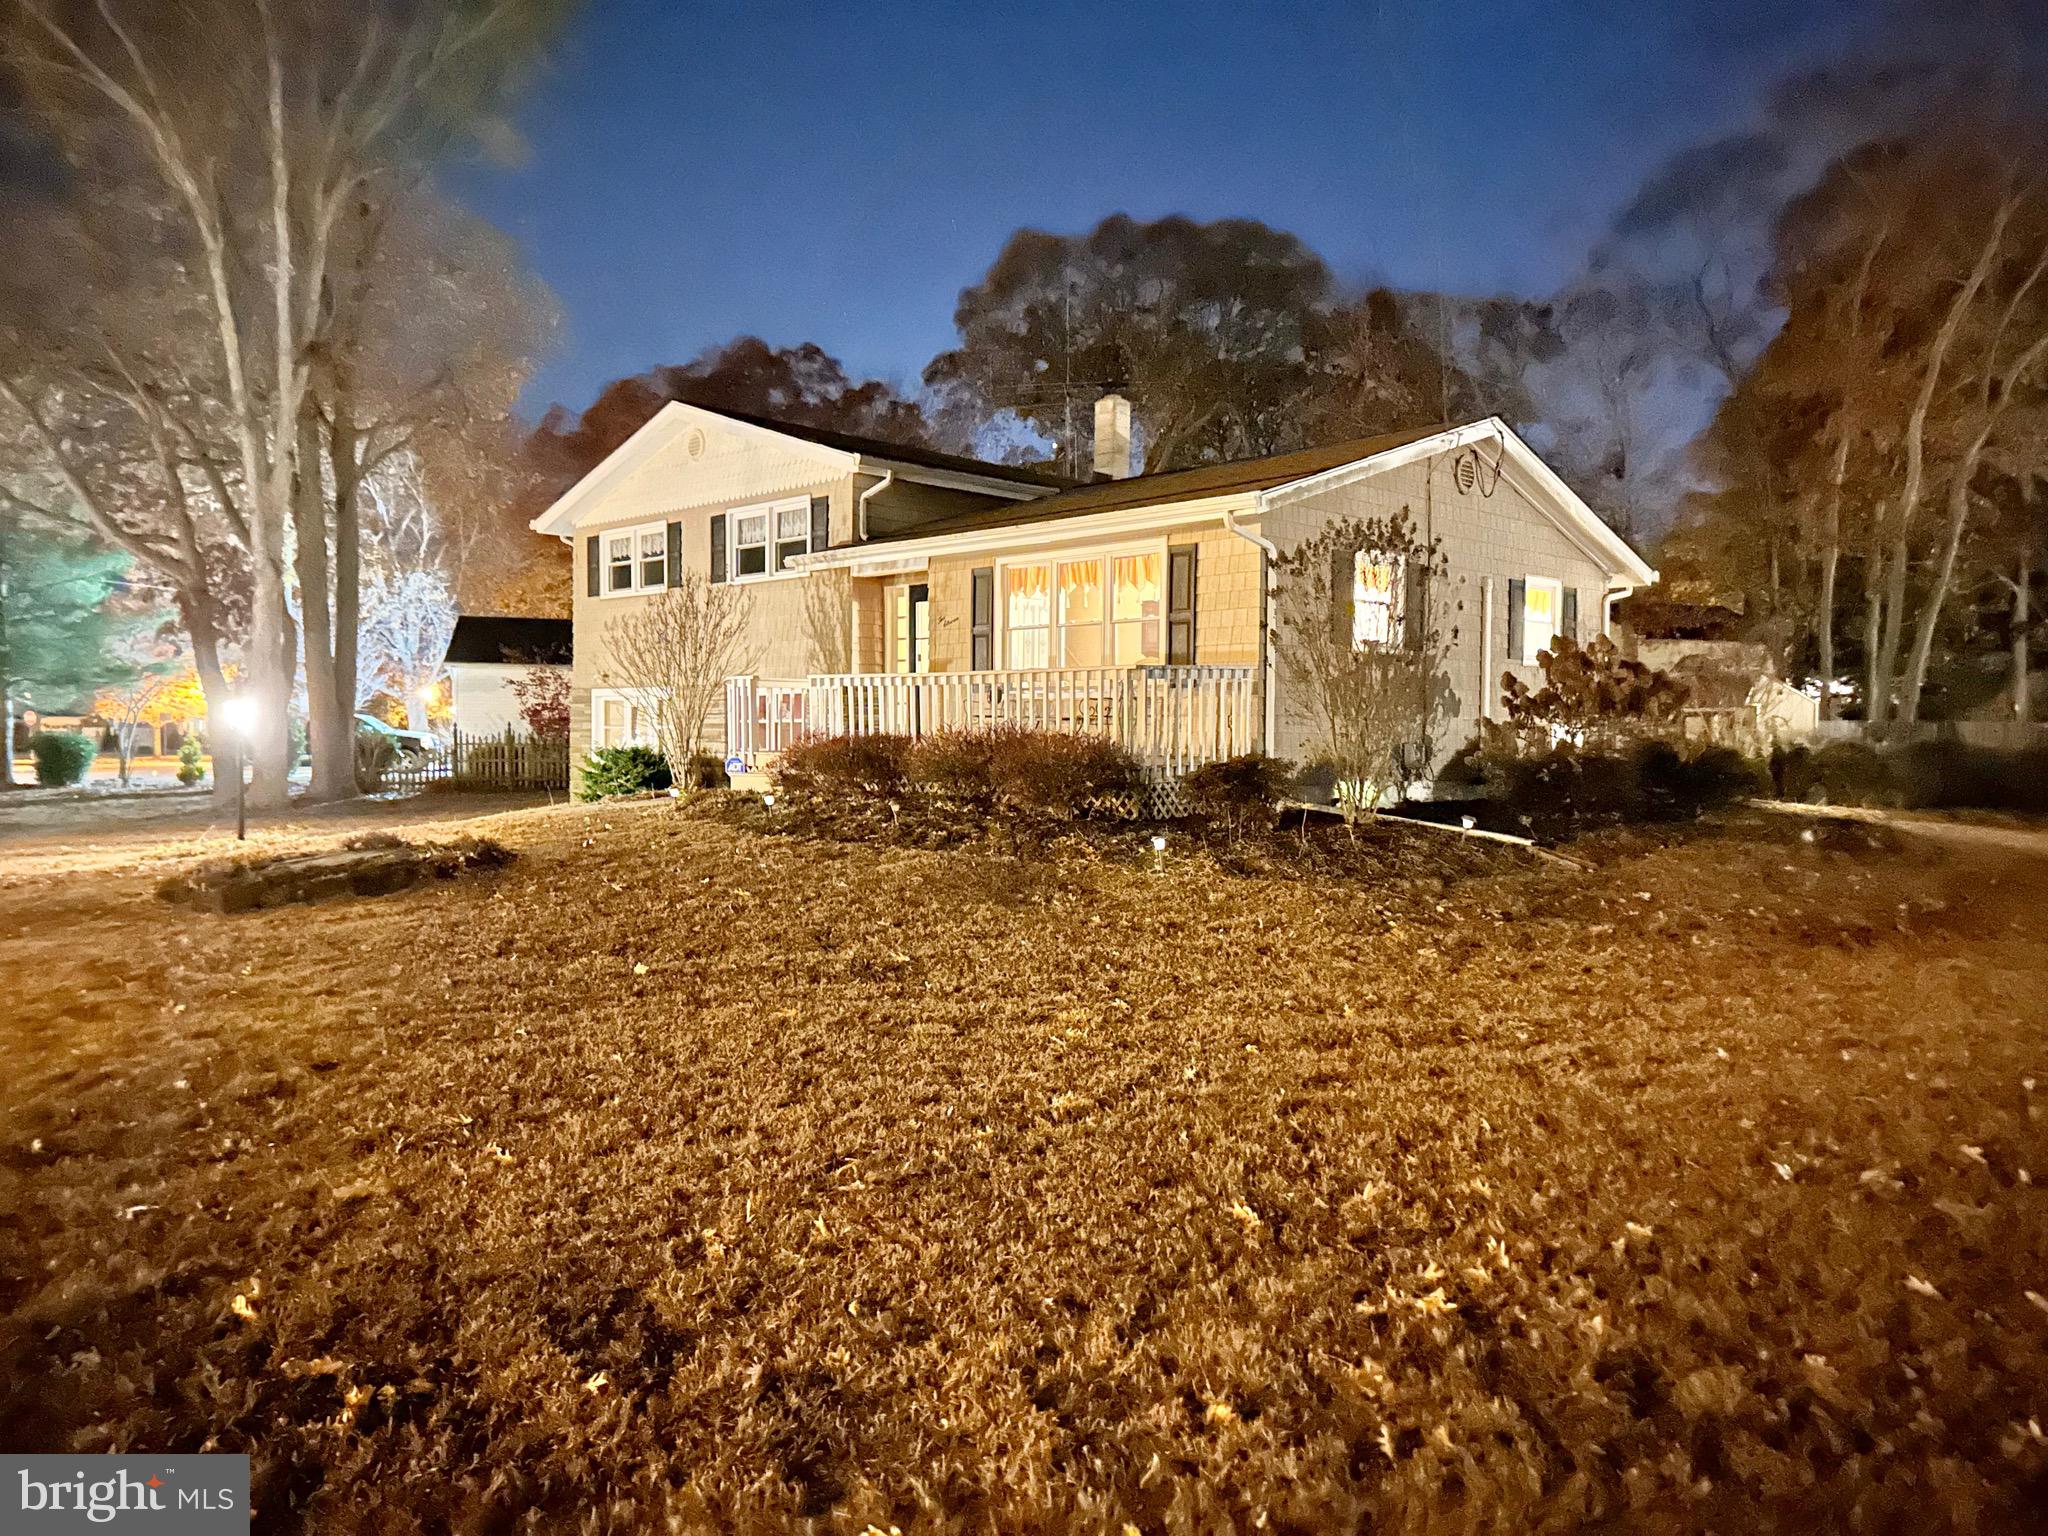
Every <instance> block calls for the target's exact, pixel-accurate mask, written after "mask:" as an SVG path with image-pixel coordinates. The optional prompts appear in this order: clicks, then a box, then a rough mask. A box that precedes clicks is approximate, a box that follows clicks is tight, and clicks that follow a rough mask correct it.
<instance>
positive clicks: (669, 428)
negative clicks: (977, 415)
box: [528, 400, 1070, 537]
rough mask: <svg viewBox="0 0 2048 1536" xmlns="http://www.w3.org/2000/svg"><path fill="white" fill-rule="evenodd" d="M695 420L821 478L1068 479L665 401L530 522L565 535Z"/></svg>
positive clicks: (1005, 489) (1021, 494) (1028, 495)
mask: <svg viewBox="0 0 2048 1536" xmlns="http://www.w3.org/2000/svg"><path fill="white" fill-rule="evenodd" d="M693 426H710V427H714V428H719V429H723V430H724V431H726V432H729V433H732V434H735V435H738V436H742V437H752V438H755V439H757V440H773V441H775V442H777V443H779V444H780V445H781V446H782V447H783V448H785V449H786V450H788V451H789V452H791V453H794V454H796V455H799V456H801V457H804V458H807V459H810V460H814V461H815V462H816V463H817V465H818V467H819V469H820V470H821V471H822V472H823V473H822V475H821V478H824V477H828V476H838V475H843V474H856V473H872V474H876V475H881V474H886V473H889V472H891V471H894V472H896V473H898V474H900V475H902V476H903V478H905V479H913V480H917V479H930V480H931V481H932V482H933V483H936V484H941V485H948V486H952V487H954V488H956V489H961V490H970V491H979V492H981V493H982V494H984V495H988V496H991V497H999V498H1010V499H1024V500H1030V499H1034V498H1038V497H1043V496H1048V495H1050V494H1051V493H1052V492H1054V491H1056V490H1058V489H1060V488H1061V487H1062V486H1065V485H1067V484H1069V483H1070V482H1068V481H1065V480H1060V479H1056V478H1053V477H1051V476H1049V475H1047V474H1046V473H1045V472H1044V471H1042V470H1039V469H1036V468H1034V467H1031V466H1029V465H1023V464H985V463H983V462H982V461H981V460H979V459H966V458H961V457H960V456H959V455H958V454H951V453H938V452H936V451H934V450H932V449H929V448H905V447H902V446H900V445H898V444H896V443H885V442H882V441H881V440H880V439H878V438H872V437H855V436H852V435H849V434H847V433H844V432H827V431H823V430H821V429H819V428H816V427H799V426H791V425H790V424H789V423H787V422H781V421H771V420H769V419H768V418H766V417H763V416H749V415H747V414H746V413H745V412H742V411H715V410H712V409H710V408H709V407H707V406H701V405H690V404H687V403H686V402H684V401H681V400H671V401H669V402H668V404H666V405H664V406H663V407H662V408H661V409H660V410H658V411H656V412H655V413H654V415H653V416H651V417H650V418H648V420H647V421H646V422H645V423H644V424H643V425H642V426H641V427H640V429H639V430H638V431H636V432H635V433H634V434H633V435H632V436H631V437H629V438H627V439H626V440H625V441H624V442H623V443H621V444H619V446H618V447H617V448H614V449H613V450H612V451H611V453H609V454H608V455H606V457H605V458H604V460H603V461H602V462H601V463H599V464H598V466H597V467H596V468H595V469H593V470H591V471H590V473H589V474H587V475H585V476H584V477H583V478H582V479H581V480H578V481H577V482H576V483H575V484H574V485H572V486H570V487H569V489H568V490H566V491H564V492H563V493H562V494H561V495H560V496H559V497H557V498H556V500H555V503H554V505H553V506H551V507H549V508H548V509H547V510H546V511H545V512H543V513H541V515H540V516H539V517H536V518H535V519H534V520H533V521H532V522H531V523H530V524H529V525H528V526H529V527H531V528H532V529H533V531H534V532H536V533H545V534H553V535H556V536H558V537H567V536H568V535H569V533H570V532H571V530H573V529H574V528H575V527H576V526H577V523H578V520H579V518H580V517H581V515H582V513H583V512H584V509H585V508H586V507H588V506H590V505H592V504H593V503H597V502H600V501H602V500H603V498H604V497H605V496H606V495H607V494H608V493H610V492H611V491H612V490H613V489H614V488H615V487H617V486H618V485H620V484H622V483H624V482H626V481H628V480H629V479H630V478H631V477H632V475H633V473H634V472H635V471H636V470H638V469H639V468H641V466H643V465H645V464H647V463H648V462H649V461H651V460H653V459H654V458H655V457H656V455H658V454H660V453H661V452H662V451H663V450H664V449H666V448H668V447H669V446H670V445H672V444H674V443H677V442H681V441H684V440H685V439H686V438H687V435H688V432H689V429H690V428H691V427H693Z"/></svg>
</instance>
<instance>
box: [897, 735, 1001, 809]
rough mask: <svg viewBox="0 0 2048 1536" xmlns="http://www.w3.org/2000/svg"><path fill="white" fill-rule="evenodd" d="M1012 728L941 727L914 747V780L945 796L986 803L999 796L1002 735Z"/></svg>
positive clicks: (911, 774)
mask: <svg viewBox="0 0 2048 1536" xmlns="http://www.w3.org/2000/svg"><path fill="white" fill-rule="evenodd" d="M1009 734H1013V733H1011V732H1008V731H1000V730H996V731H941V732H939V733H938V734H937V735H936V736H927V737H925V738H924V739H923V740H922V741H919V742H916V743H915V744H914V745H913V746H912V747H911V749H910V762H909V764H908V769H907V772H908V775H909V777H910V779H911V781H912V782H913V783H916V784H918V785H920V786H922V787H924V788H926V789H929V790H931V791H932V792H933V793H934V794H936V795H938V796H939V798H940V799H942V800H951V801H954V802H956V803H958V804H961V805H972V806H986V805H987V804H988V803H989V802H990V801H992V800H993V799H995V796H996V756H997V751H998V738H999V737H1001V736H1005V735H1009Z"/></svg>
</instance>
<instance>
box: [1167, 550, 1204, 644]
mask: <svg viewBox="0 0 2048 1536" xmlns="http://www.w3.org/2000/svg"><path fill="white" fill-rule="evenodd" d="M1196 553H1197V546H1195V545H1193V544H1184V545H1182V546H1180V547H1179V548H1177V549H1169V550H1168V551H1167V552H1166V664H1167V665H1168V666H1170V667H1191V666H1193V665H1194V664H1195V555H1196Z"/></svg>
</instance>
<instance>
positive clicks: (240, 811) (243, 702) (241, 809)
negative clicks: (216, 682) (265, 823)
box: [220, 693, 256, 842]
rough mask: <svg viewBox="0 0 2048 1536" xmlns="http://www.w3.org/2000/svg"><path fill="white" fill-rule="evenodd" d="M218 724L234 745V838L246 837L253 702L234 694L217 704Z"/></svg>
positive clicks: (246, 697) (242, 838)
mask: <svg viewBox="0 0 2048 1536" xmlns="http://www.w3.org/2000/svg"><path fill="white" fill-rule="evenodd" d="M220 714H221V724H222V725H223V726H225V727H226V729H227V733H228V737H229V739H230V740H231V741H233V742H234V744H235V840H236V841H237V842H247V841H248V839H249V780H248V773H247V768H248V758H249V746H248V744H249V727H250V725H251V724H253V723H254V721H255V718H256V701H255V700H254V699H252V698H250V697H249V696H248V695H247V694H245V693H238V694H236V695H235V696H234V697H233V698H231V699H229V700H228V701H227V702H226V703H225V704H223V705H221V707H220Z"/></svg>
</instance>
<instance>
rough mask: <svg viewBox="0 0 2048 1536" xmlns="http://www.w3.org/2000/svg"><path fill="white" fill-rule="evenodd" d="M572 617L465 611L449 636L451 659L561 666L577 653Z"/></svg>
mask: <svg viewBox="0 0 2048 1536" xmlns="http://www.w3.org/2000/svg"><path fill="white" fill-rule="evenodd" d="M574 642H575V626H574V624H572V623H571V622H570V621H569V620H568V619H509V618H498V617H495V616H488V615H484V614H475V613H465V614H463V615H462V616H461V617H460V618H458V619H457V620H456V621H455V633H454V634H452V635H450V636H449V637H448V660H450V661H468V662H501V663H509V664H512V665H526V666H561V665H565V664H566V663H567V662H568V661H569V660H570V659H571V658H572V657H573V656H574V654H575V650H574Z"/></svg>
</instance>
